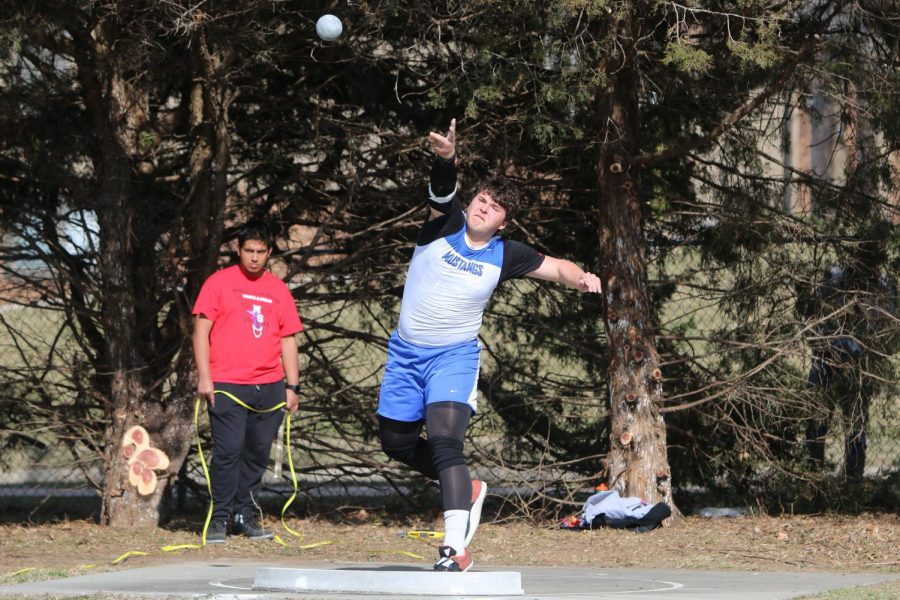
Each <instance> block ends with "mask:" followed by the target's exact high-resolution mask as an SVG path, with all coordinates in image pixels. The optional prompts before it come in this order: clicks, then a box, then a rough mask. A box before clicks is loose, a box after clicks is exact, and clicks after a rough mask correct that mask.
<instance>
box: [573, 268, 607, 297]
mask: <svg viewBox="0 0 900 600" xmlns="http://www.w3.org/2000/svg"><path fill="white" fill-rule="evenodd" d="M578 289H579V290H580V291H582V292H591V293H594V294H599V293H600V292H602V291H603V287H602V286H601V285H600V278H599V277H597V276H596V275H594V274H593V273H585V274H584V275H582V276H581V277H579V278H578Z"/></svg>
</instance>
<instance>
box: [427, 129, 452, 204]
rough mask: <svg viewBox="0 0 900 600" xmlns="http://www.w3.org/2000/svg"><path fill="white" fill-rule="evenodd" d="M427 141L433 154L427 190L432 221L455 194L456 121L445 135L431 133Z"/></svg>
mask: <svg viewBox="0 0 900 600" xmlns="http://www.w3.org/2000/svg"><path fill="white" fill-rule="evenodd" d="M428 141H429V142H431V148H432V149H433V150H434V154H435V160H434V163H433V164H432V166H431V184H430V186H429V190H428V191H429V197H430V202H429V205H430V207H431V216H430V218H432V219H433V218H435V217H439V216H441V215H443V214H445V213H446V212H447V210H448V209H449V207H450V200H451V199H452V198H453V194H454V193H455V192H456V119H451V120H450V129H449V130H448V131H447V135H441V134H440V133H436V132H434V131H432V132H430V133H429V134H428Z"/></svg>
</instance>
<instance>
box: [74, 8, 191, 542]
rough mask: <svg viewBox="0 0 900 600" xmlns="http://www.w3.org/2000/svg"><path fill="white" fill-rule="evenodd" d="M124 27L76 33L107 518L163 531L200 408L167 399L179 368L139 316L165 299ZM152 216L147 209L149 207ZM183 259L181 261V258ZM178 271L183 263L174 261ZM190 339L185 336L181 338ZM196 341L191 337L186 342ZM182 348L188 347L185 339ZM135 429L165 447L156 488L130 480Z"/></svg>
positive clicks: (143, 105)
mask: <svg viewBox="0 0 900 600" xmlns="http://www.w3.org/2000/svg"><path fill="white" fill-rule="evenodd" d="M121 34H122V32H121V31H120V30H119V29H118V25H117V22H116V20H115V19H108V20H105V21H104V20H101V21H100V22H99V23H98V24H97V25H96V26H95V27H94V28H93V29H92V30H91V31H87V30H84V29H80V30H76V31H74V35H73V42H74V45H75V50H76V52H75V57H76V65H77V67H78V77H79V81H80V83H81V88H82V94H83V97H84V101H85V106H86V107H87V110H88V112H89V114H90V118H91V122H92V125H93V128H94V131H95V133H96V136H97V143H96V144H95V145H94V150H93V155H92V161H93V164H94V166H95V169H96V179H95V181H96V197H97V198H98V203H97V222H98V226H99V238H100V254H99V260H98V273H99V277H98V279H99V282H100V283H99V286H100V294H99V298H98V301H99V305H100V325H101V328H102V331H103V332H104V335H103V336H102V337H101V338H100V339H98V340H96V343H97V344H99V345H101V347H99V348H96V355H97V356H98V357H99V358H98V361H97V362H98V364H96V365H94V367H95V372H96V373H97V376H96V378H95V381H97V386H98V387H99V388H100V390H101V392H102V393H103V394H104V395H105V397H106V399H107V400H106V430H105V432H104V451H103V457H104V466H105V469H106V474H105V479H104V488H103V491H102V507H101V522H103V523H106V524H109V525H113V526H120V527H155V526H156V525H158V524H159V521H160V517H161V500H162V498H163V495H164V493H165V490H166V486H167V484H168V482H169V479H170V477H171V476H172V475H174V474H175V473H177V472H178V470H179V468H180V466H181V463H182V462H183V461H184V458H185V456H186V455H187V452H188V450H189V449H190V444H191V439H192V438H191V432H192V427H191V415H192V410H191V409H192V405H191V404H190V402H187V401H186V400H187V398H185V397H184V396H185V394H184V392H183V388H184V385H183V383H179V382H178V381H177V380H176V382H175V389H176V390H182V391H180V392H179V391H176V392H173V393H171V394H170V397H169V398H168V399H167V400H168V401H167V400H165V399H164V398H163V391H162V390H163V389H164V387H165V386H164V384H163V381H164V380H165V379H166V378H167V377H168V375H169V374H170V371H169V370H168V369H167V368H166V367H165V366H163V367H162V368H160V367H159V365H154V364H153V362H154V359H155V356H154V353H155V346H154V340H155V338H156V337H157V332H156V331H149V330H148V329H147V328H148V327H150V328H152V327H156V326H157V323H156V319H155V318H152V319H150V324H149V325H148V323H147V322H144V323H141V320H140V319H139V315H156V314H157V311H158V308H157V307H156V303H157V301H158V298H155V297H152V296H151V295H149V294H148V293H147V290H153V289H155V288H156V285H155V283H156V282H155V281H150V280H148V279H155V278H156V277H157V276H158V272H157V270H156V269H155V268H154V266H155V265H154V266H150V267H148V266H147V265H142V264H137V263H138V262H140V259H139V256H138V254H137V252H136V248H137V247H138V246H140V247H143V248H153V247H154V246H155V245H156V244H157V243H158V241H159V240H157V239H155V238H154V236H155V233H154V231H155V230H154V228H152V227H147V226H146V224H144V223H141V222H140V215H141V214H142V210H143V209H145V208H146V207H145V206H144V205H142V203H145V202H148V201H150V200H148V199H147V198H145V197H143V195H142V194H141V193H140V190H139V189H138V188H136V187H135V183H134V182H135V181H138V180H140V179H141V177H140V175H146V174H148V173H149V172H150V171H151V170H152V168H153V165H152V163H151V162H150V161H149V160H145V157H144V156H143V150H142V148H141V144H140V135H141V133H142V132H144V131H146V129H147V128H148V113H149V107H148V98H149V94H148V92H147V90H146V89H145V87H144V86H146V85H147V84H146V82H144V81H143V80H142V78H141V77H140V76H135V75H134V74H133V73H130V72H129V71H128V70H127V68H126V67H125V66H123V64H125V63H127V60H126V59H127V58H128V57H123V56H120V55H119V54H117V53H116V52H114V51H113V50H112V48H114V47H115V42H116V39H118V38H117V36H119V35H121ZM143 212H144V213H146V212H147V211H146V210H143ZM176 260H177V258H176ZM169 267H170V268H173V269H174V268H176V265H174V264H172V265H169ZM182 337H184V336H182ZM184 339H189V338H184ZM181 346H182V354H183V353H184V351H185V350H186V348H187V347H189V344H187V343H185V342H183V343H182V344H181ZM133 425H141V426H142V427H144V428H145V429H146V430H147V431H148V433H149V434H150V443H151V445H152V446H154V447H156V448H159V449H160V450H162V451H163V453H165V454H166V455H167V456H168V458H169V460H170V465H169V467H168V469H165V470H155V471H154V474H155V476H156V478H157V484H156V486H155V488H154V489H153V490H152V491H151V492H150V493H148V494H146V495H143V494H140V493H139V492H138V489H137V487H135V486H134V485H132V484H130V483H129V481H128V470H129V464H128V460H127V458H126V456H125V455H124V454H123V445H122V440H123V436H124V434H125V432H126V431H127V430H128V429H129V428H130V427H131V426H133Z"/></svg>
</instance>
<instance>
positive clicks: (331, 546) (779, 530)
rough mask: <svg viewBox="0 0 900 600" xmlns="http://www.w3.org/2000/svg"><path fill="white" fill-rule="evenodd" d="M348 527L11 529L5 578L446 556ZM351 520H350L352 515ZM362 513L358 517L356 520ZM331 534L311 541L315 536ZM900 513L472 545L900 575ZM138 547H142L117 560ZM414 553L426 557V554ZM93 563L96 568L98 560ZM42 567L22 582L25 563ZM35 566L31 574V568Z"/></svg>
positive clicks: (488, 534)
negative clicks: (210, 533)
mask: <svg viewBox="0 0 900 600" xmlns="http://www.w3.org/2000/svg"><path fill="white" fill-rule="evenodd" d="M342 521H343V522H342V523H340V524H335V522H332V521H326V520H322V519H304V520H299V519H298V520H289V521H288V525H289V526H290V527H291V528H292V529H294V530H295V531H298V532H300V533H302V534H303V538H302V540H298V539H297V538H294V537H293V536H291V535H290V534H289V533H287V532H286V531H284V529H283V527H282V526H281V524H280V523H277V524H276V523H274V522H273V523H271V525H274V526H275V527H276V530H277V532H278V534H279V536H280V537H281V538H283V539H284V541H285V542H286V543H287V546H280V545H278V544H276V543H274V542H259V541H252V540H246V539H242V538H229V540H228V543H226V544H225V545H223V546H207V547H205V548H201V549H198V550H183V551H180V552H172V553H166V552H163V551H162V550H161V547H162V546H166V545H171V544H190V543H197V542H198V541H199V538H198V536H197V534H196V532H195V531H193V530H191V529H189V528H186V527H177V526H176V527H172V528H168V529H161V528H158V529H151V530H149V531H138V530H123V529H112V528H108V527H101V526H99V525H96V524H94V523H92V522H89V521H65V522H61V523H55V524H41V525H21V524H17V525H0V584H2V583H10V582H11V581H12V580H13V579H15V580H17V581H21V580H22V578H27V579H34V578H46V577H61V576H65V575H71V574H77V573H80V572H83V571H85V570H86V569H87V568H92V569H104V570H108V569H127V568H134V567H139V566H150V565H156V564H166V563H175V562H183V561H185V560H216V559H221V558H245V559H255V560H264V561H266V562H269V563H290V562H291V561H300V560H302V561H303V562H305V563H306V562H309V561H313V562H322V563H323V564H327V563H334V562H365V561H377V562H421V563H423V564H425V563H430V562H431V561H432V560H433V559H434V557H435V555H436V552H435V549H434V548H435V546H436V542H435V541H434V540H428V541H424V540H416V539H410V538H408V537H403V536H402V535H401V533H402V532H403V531H405V530H409V529H432V528H437V527H439V526H440V523H435V522H422V523H409V524H406V525H405V529H404V528H401V527H400V526H397V525H390V524H385V523H384V522H383V521H382V519H381V518H380V517H379V516H378V515H377V514H370V513H367V512H366V511H358V512H356V513H352V514H350V515H344V518H343V519H342ZM348 521H349V522H348ZM353 521H355V522H353ZM320 542H329V543H328V544H323V545H318V546H315V547H310V548H303V546H304V545H307V544H316V543H320ZM897 548H900V517H898V516H897V515H885V514H881V515H863V516H858V517H848V516H835V515H823V516H798V517H783V518H774V517H742V518H736V519H703V518H698V517H690V518H687V519H685V520H684V521H683V522H682V523H681V524H680V525H679V526H677V527H672V528H667V529H659V530H656V531H653V532H650V533H644V534H636V533H631V532H627V531H618V530H609V529H603V530H596V531H566V530H560V529H558V528H557V527H556V525H555V524H547V525H545V526H537V525H534V524H529V523H525V522H511V523H504V524H490V523H488V524H484V525H482V528H480V529H479V532H478V535H477V536H476V538H475V541H474V542H473V544H472V551H473V553H474V554H475V557H476V560H477V561H478V562H479V564H481V565H491V566H501V565H559V566H596V567H603V568H614V567H641V568H660V569H672V568H686V569H715V570H722V569H740V570H760V571H766V570H778V571H801V570H802V571H848V572H849V571H854V572H858V571H881V572H900V556H898V554H897ZM128 551H140V552H146V553H147V554H146V555H133V556H131V557H129V558H128V559H127V560H125V561H123V562H121V563H120V564H118V565H113V564H111V563H112V561H114V560H115V559H116V558H118V557H120V556H121V555H123V554H124V553H126V552H128ZM411 554H414V555H418V556H421V558H415V557H413V556H411ZM86 565H96V566H94V567H87V566H86ZM26 568H33V569H34V571H29V572H27V573H23V574H21V575H18V576H16V577H15V578H11V577H10V574H11V573H14V572H16V571H19V570H21V569H26ZM28 573H30V574H31V575H30V576H29V575H28Z"/></svg>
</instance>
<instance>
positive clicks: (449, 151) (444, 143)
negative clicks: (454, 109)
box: [428, 119, 456, 160]
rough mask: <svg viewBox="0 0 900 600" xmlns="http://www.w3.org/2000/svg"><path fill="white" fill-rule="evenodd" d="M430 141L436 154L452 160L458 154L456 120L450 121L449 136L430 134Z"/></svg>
mask: <svg viewBox="0 0 900 600" xmlns="http://www.w3.org/2000/svg"><path fill="white" fill-rule="evenodd" d="M428 140H429V141H430V142H431V147H432V148H433V149H434V152H435V154H437V155H438V156H440V157H441V158H444V159H447V160H450V159H451V158H453V155H454V154H456V119H451V120H450V130H449V131H447V135H441V134H439V133H435V132H433V131H432V132H431V133H429V134H428Z"/></svg>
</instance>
